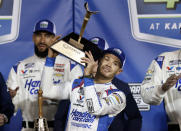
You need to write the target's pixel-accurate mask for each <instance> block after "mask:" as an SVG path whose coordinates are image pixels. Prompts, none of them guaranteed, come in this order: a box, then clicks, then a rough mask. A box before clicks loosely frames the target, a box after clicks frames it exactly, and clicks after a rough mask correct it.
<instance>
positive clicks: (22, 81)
mask: <svg viewBox="0 0 181 131" xmlns="http://www.w3.org/2000/svg"><path fill="white" fill-rule="evenodd" d="M55 34H56V29H55V25H54V23H52V22H51V21H49V20H40V21H39V22H37V23H36V25H35V28H34V32H33V42H34V45H35V54H34V55H33V56H31V57H28V58H26V59H24V60H22V61H20V62H19V63H18V64H17V65H15V66H13V68H12V69H11V71H10V74H9V77H8V81H7V86H8V88H9V90H10V94H11V97H12V100H13V104H14V105H15V107H16V110H17V109H21V110H22V117H23V122H22V127H23V131H33V130H34V129H33V128H34V119H35V118H38V90H39V88H40V83H41V77H42V71H43V67H44V64H45V61H46V57H47V55H49V53H50V51H49V46H51V44H53V42H54V41H55V40H56V39H57V38H59V37H57V36H55ZM47 59H49V58H47ZM52 59H54V60H55V63H54V69H53V76H54V80H53V82H54V84H55V85H56V84H60V83H62V82H65V81H69V80H72V79H75V78H77V77H79V76H82V69H81V67H80V66H79V65H77V64H76V63H75V62H73V61H71V60H70V59H68V58H66V57H64V56H62V55H58V56H57V57H56V58H52ZM48 77H49V76H48ZM57 106H58V103H57V101H51V100H45V101H43V117H45V118H46V119H47V122H48V127H49V128H50V129H51V130H52V128H53V126H54V115H55V112H56V110H57ZM50 112H51V113H50Z"/></svg>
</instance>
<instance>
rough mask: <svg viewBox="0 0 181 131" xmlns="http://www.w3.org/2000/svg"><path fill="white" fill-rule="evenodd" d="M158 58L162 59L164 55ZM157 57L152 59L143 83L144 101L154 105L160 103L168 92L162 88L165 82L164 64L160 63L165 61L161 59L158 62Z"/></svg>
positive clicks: (142, 94)
mask: <svg viewBox="0 0 181 131" xmlns="http://www.w3.org/2000/svg"><path fill="white" fill-rule="evenodd" d="M158 58H159V59H161V58H162V56H159V57H158ZM158 58H157V59H158ZM157 59H156V60H153V61H152V63H151V65H150V67H149V68H148V70H147V73H146V76H145V78H144V80H143V82H142V85H141V96H142V98H143V101H144V102H145V103H147V104H152V105H159V104H160V103H161V102H162V100H163V97H164V96H165V93H166V92H164V91H163V90H162V89H161V87H162V84H163V78H162V70H161V68H162V64H159V63H160V62H162V63H163V61H159V63H158V61H157ZM162 59H163V58H162Z"/></svg>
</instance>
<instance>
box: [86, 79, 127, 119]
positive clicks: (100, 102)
mask: <svg viewBox="0 0 181 131" xmlns="http://www.w3.org/2000/svg"><path fill="white" fill-rule="evenodd" d="M84 93H85V94H84V95H85V100H86V104H87V108H88V111H89V112H90V113H91V114H93V115H112V116H116V115H117V114H118V113H119V112H121V111H122V110H123V109H124V108H125V106H126V97H125V95H124V93H123V92H121V91H119V90H117V89H116V91H115V92H112V93H110V94H109V95H106V96H104V97H102V98H100V97H99V96H98V95H97V93H96V90H95V87H94V82H93V80H92V79H89V78H84Z"/></svg>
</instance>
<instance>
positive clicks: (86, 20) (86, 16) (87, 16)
mask: <svg viewBox="0 0 181 131" xmlns="http://www.w3.org/2000/svg"><path fill="white" fill-rule="evenodd" d="M84 7H85V9H86V14H85V17H84V21H83V24H82V27H81V30H80V35H79V39H78V44H80V41H81V39H82V36H83V33H84V30H85V27H86V25H87V22H88V21H89V19H90V16H91V15H92V14H96V13H97V12H98V11H89V9H88V3H87V2H86V3H85V4H84Z"/></svg>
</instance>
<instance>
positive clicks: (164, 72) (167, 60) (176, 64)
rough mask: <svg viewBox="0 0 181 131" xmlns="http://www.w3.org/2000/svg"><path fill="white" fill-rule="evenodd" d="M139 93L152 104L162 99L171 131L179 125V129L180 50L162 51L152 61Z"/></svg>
mask: <svg viewBox="0 0 181 131" xmlns="http://www.w3.org/2000/svg"><path fill="white" fill-rule="evenodd" d="M141 95H142V98H143V100H144V102H145V103H148V104H152V105H159V104H160V103H161V102H162V101H163V100H164V104H165V110H166V112H167V115H168V118H169V122H170V124H172V125H171V126H172V127H171V131H173V130H174V129H173V128H177V130H179V129H178V128H179V127H180V130H181V50H176V51H172V52H164V53H162V54H160V55H159V56H158V57H157V58H155V59H154V60H153V61H152V63H151V65H150V66H149V68H148V70H147V73H146V76H145V79H144V80H143V82H142V87H141ZM169 128H170V126H169Z"/></svg>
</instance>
